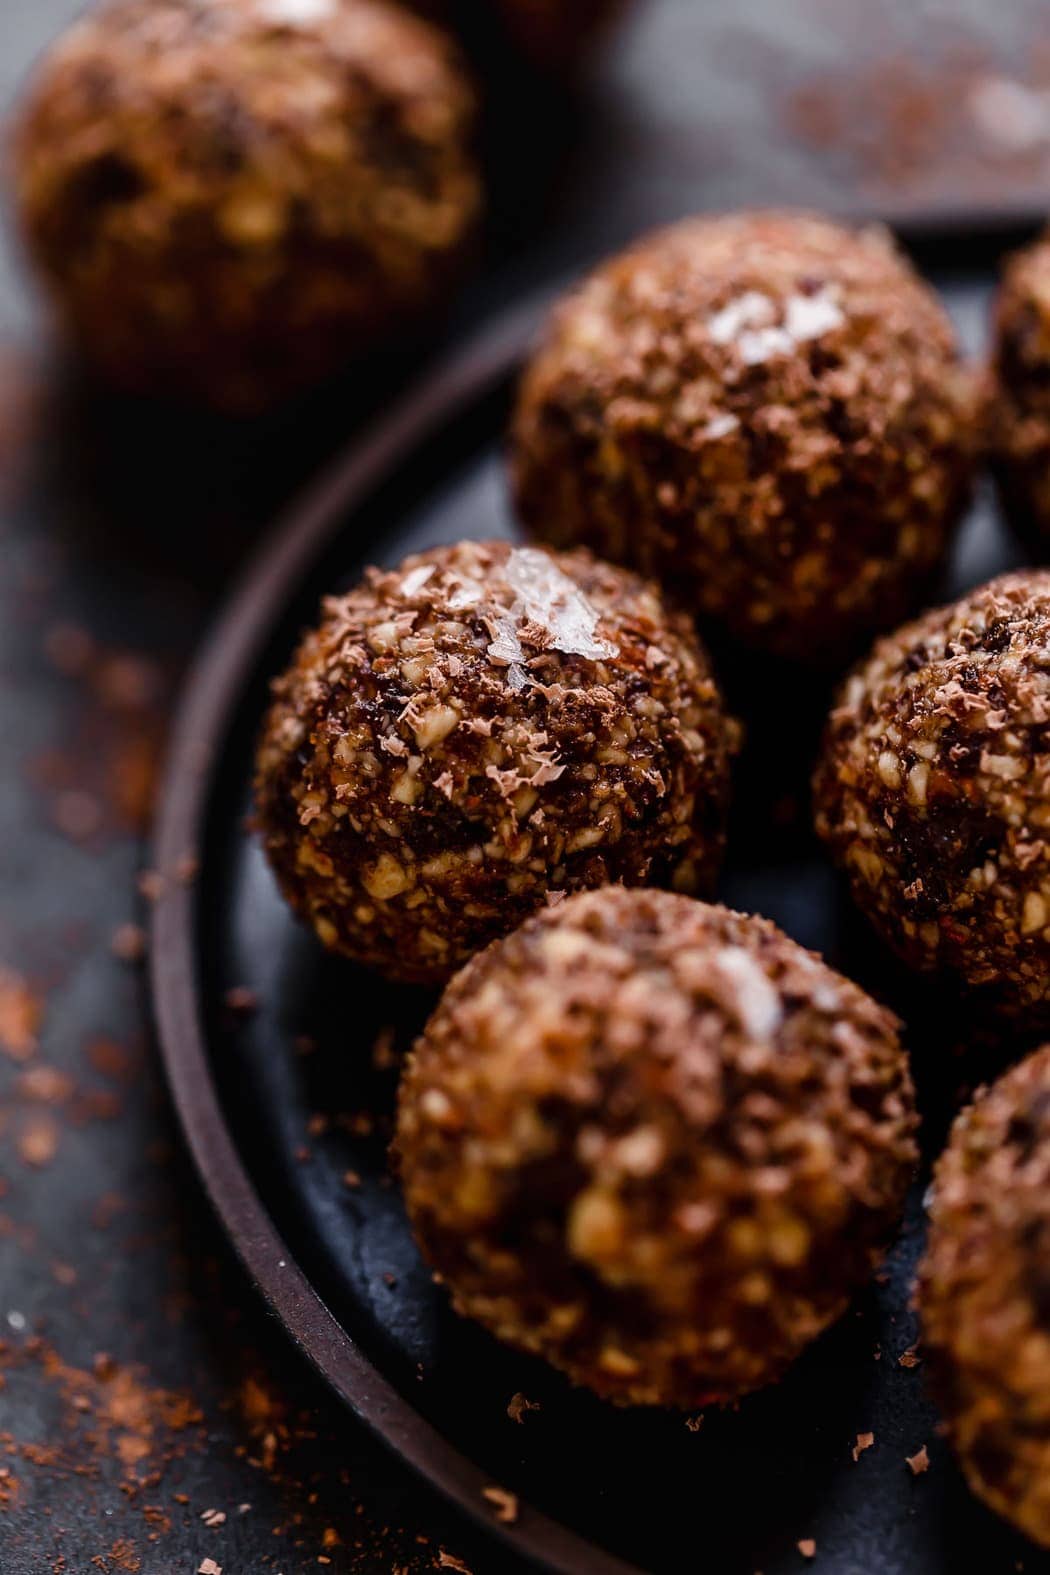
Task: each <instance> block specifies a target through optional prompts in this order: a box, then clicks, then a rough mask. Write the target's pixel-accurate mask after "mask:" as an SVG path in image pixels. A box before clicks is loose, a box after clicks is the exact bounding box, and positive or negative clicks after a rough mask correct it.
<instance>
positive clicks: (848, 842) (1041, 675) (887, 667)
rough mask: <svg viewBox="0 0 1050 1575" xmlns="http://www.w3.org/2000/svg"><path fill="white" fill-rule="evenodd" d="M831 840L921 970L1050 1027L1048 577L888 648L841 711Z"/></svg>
mask: <svg viewBox="0 0 1050 1575" xmlns="http://www.w3.org/2000/svg"><path fill="white" fill-rule="evenodd" d="M814 796H815V807H816V825H817V831H818V833H819V835H820V836H821V837H822V838H823V840H824V841H825V843H826V844H827V845H828V848H829V849H830V851H831V853H832V855H833V857H834V858H835V859H836V861H837V862H838V864H839V865H840V866H841V867H842V869H843V870H844V871H845V873H846V875H847V876H848V878H849V881H850V884H851V886H852V889H853V895H854V897H855V898H856V901H857V903H858V904H859V906H860V907H861V908H862V909H863V911H864V912H865V913H866V914H867V916H868V917H869V919H871V921H872V922H873V923H874V925H875V926H876V928H877V929H878V930H879V931H880V932H881V933H882V935H883V936H884V937H885V939H886V940H887V941H888V942H889V943H890V945H891V946H892V947H893V948H894V950H895V951H896V952H897V953H898V954H899V955H900V956H901V957H902V958H903V959H904V960H905V961H906V962H907V963H910V964H911V966H912V967H914V968H917V969H920V970H922V971H923V972H928V973H933V972H936V973H940V974H943V975H945V976H946V977H948V978H949V979H951V980H953V981H955V982H956V983H957V984H958V985H960V986H963V987H964V988H965V989H966V990H968V991H969V992H971V993H972V997H973V999H974V1001H975V1004H983V1005H984V1006H985V1007H986V1008H988V1009H989V1010H990V1011H991V1012H992V1013H993V1014H994V1015H995V1016H998V1017H1003V1018H1006V1019H1009V1020H1011V1021H1013V1022H1014V1023H1015V1024H1016V1025H1018V1026H1031V1027H1037V1026H1039V1025H1041V1024H1042V1023H1044V1022H1050V836H1048V833H1050V571H1040V570H1030V571H1028V572H1024V573H1018V574H1007V575H1004V576H1002V578H1000V579H997V580H993V581H992V582H991V583H990V584H988V585H985V586H983V587H981V588H980V589H979V590H976V591H973V592H971V593H970V594H969V595H967V596H964V597H963V598H962V599H961V600H960V601H958V602H955V603H954V604H953V605H952V606H950V607H942V608H938V609H937V610H936V611H933V612H929V613H927V614H925V616H924V617H922V618H919V619H917V620H916V621H915V622H914V623H910V624H908V625H906V626H905V627H904V628H903V629H901V630H899V631H898V632H897V633H896V634H893V635H890V636H888V637H887V638H886V639H884V640H880V641H879V642H878V643H877V644H876V646H875V648H874V650H873V652H872V654H871V655H870V656H869V657H868V659H867V660H866V661H865V662H862V663H861V664H860V666H859V667H858V668H857V669H856V670H855V672H854V673H853V674H852V676H851V677H850V678H849V679H848V680H847V682H846V684H845V686H844V688H843V690H842V693H841V695H840V697H839V701H838V704H837V705H836V707H835V709H834V710H833V711H832V713H831V717H830V719H829V722H828V727H827V732H826V735H825V740H824V746H823V752H822V756H821V760H820V763H819V765H818V768H817V772H816V777H815V784H814Z"/></svg>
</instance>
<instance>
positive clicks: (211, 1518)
mask: <svg viewBox="0 0 1050 1575" xmlns="http://www.w3.org/2000/svg"><path fill="white" fill-rule="evenodd" d="M201 1519H202V1520H203V1522H204V1524H205V1525H206V1526H208V1527H209V1528H214V1527H216V1526H225V1524H226V1511H225V1510H223V1509H206V1510H204V1511H203V1513H202V1514H201Z"/></svg>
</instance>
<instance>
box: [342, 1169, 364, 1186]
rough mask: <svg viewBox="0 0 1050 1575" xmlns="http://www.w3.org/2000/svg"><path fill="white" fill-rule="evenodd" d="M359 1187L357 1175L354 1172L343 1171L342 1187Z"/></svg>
mask: <svg viewBox="0 0 1050 1575" xmlns="http://www.w3.org/2000/svg"><path fill="white" fill-rule="evenodd" d="M360 1185H361V1177H360V1176H359V1175H358V1173H357V1171H356V1170H344V1171H343V1186H344V1187H350V1188H351V1189H353V1188H355V1187H359V1186H360Z"/></svg>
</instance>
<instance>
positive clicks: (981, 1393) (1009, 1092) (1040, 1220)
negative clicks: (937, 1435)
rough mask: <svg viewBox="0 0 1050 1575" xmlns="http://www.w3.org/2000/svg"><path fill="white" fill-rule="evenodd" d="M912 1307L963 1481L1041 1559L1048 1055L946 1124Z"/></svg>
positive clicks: (1047, 1382) (1049, 1428)
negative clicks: (947, 1135) (916, 1308)
mask: <svg viewBox="0 0 1050 1575" xmlns="http://www.w3.org/2000/svg"><path fill="white" fill-rule="evenodd" d="M919 1305H920V1311H921V1313H922V1320H923V1330H924V1346H925V1349H926V1351H927V1353H928V1356H929V1359H930V1366H931V1381H932V1383H933V1387H934V1391H935V1394H936V1397H937V1399H938V1401H939V1403H940V1406H941V1410H942V1412H943V1415H944V1418H945V1421H946V1422H947V1424H948V1430H949V1434H950V1437H951V1440H952V1443H953V1444H954V1446H955V1449H956V1451H957V1453H958V1456H959V1462H960V1464H961V1466H962V1468H963V1471H964V1472H965V1474H966V1479H967V1481H968V1482H969V1484H970V1486H971V1488H972V1489H973V1491H974V1492H975V1493H976V1494H977V1495H978V1497H979V1498H982V1499H983V1500H984V1502H985V1503H986V1504H989V1505H990V1506H991V1507H992V1509H994V1510H996V1511H997V1512H998V1513H999V1514H1000V1515H1003V1516H1005V1518H1006V1519H1007V1520H1009V1521H1012V1522H1013V1524H1014V1525H1015V1526H1017V1527H1018V1528H1019V1529H1020V1530H1021V1531H1023V1532H1024V1533H1025V1534H1026V1535H1027V1536H1029V1537H1031V1538H1032V1539H1033V1541H1035V1542H1038V1543H1041V1544H1042V1545H1043V1547H1048V1548H1050V1045H1044V1046H1043V1048H1042V1049H1041V1050H1037V1051H1036V1052H1035V1054H1034V1055H1030V1056H1029V1057H1028V1058H1027V1060H1025V1061H1022V1062H1021V1064H1020V1065H1019V1066H1016V1067H1014V1068H1013V1070H1012V1071H1010V1072H1008V1073H1007V1074H1006V1076H1005V1077H1002V1078H1000V1080H999V1081H998V1082H997V1083H995V1084H994V1085H993V1086H992V1087H991V1088H990V1089H987V1090H985V1091H983V1093H981V1094H980V1095H978V1098H977V1101H976V1103H975V1104H973V1105H971V1106H970V1108H969V1109H968V1110H965V1111H964V1112H963V1113H962V1115H960V1116H959V1117H958V1119H957V1120H956V1123H955V1127H954V1129H953V1131H952V1136H951V1141H950V1142H949V1144H948V1147H947V1149H946V1150H945V1152H944V1154H943V1155H942V1156H941V1159H940V1162H939V1164H938V1166H937V1170H936V1175H935V1184H934V1193H933V1203H932V1206H931V1210H930V1237H929V1244H928V1247H927V1251H926V1257H925V1259H924V1261H923V1264H922V1268H921V1271H920V1279H919Z"/></svg>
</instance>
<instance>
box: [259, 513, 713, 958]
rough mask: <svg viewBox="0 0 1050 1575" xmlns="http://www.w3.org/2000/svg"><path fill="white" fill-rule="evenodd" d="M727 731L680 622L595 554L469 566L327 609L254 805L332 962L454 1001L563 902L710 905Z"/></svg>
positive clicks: (491, 547)
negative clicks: (490, 961)
mask: <svg viewBox="0 0 1050 1575" xmlns="http://www.w3.org/2000/svg"><path fill="white" fill-rule="evenodd" d="M735 745H736V728H735V724H734V723H732V722H731V721H730V720H729V719H728V718H727V717H726V715H725V712H724V710H723V708H722V702H721V698H720V696H719V692H718V689H717V688H716V686H715V682H714V680H713V678H712V676H711V672H710V669H709V667H708V663H707V658H706V656H705V655H704V652H703V651H702V649H701V647H700V646H699V644H698V643H697V640H696V638H695V636H694V634H693V633H692V630H691V627H690V625H689V623H688V622H687V620H685V619H684V618H683V617H682V616H681V615H678V614H672V613H669V612H668V611H667V610H666V609H665V607H664V606H663V604H662V602H661V601H660V598H659V596H658V594H657V592H656V590H655V589H654V588H653V587H652V586H650V585H647V584H646V583H644V582H643V581H642V580H639V579H637V578H636V577H635V576H634V575H632V574H629V573H627V572H625V571H624V570H622V569H617V568H613V567H610V566H609V565H608V564H603V563H599V562H597V561H596V560H595V559H593V558H592V557H591V556H590V554H588V553H584V552H578V553H571V554H561V555H558V554H552V553H548V552H547V551H545V550H543V549H541V548H536V547H526V548H512V547H511V546H510V545H509V543H507V542H489V543H479V542H461V543H460V544H459V545H458V546H452V547H438V548H436V549H434V550H433V551H431V552H426V553H422V554H421V555H419V556H417V557H411V558H408V559H406V561H405V562H404V563H402V564H401V565H400V566H399V567H398V568H396V569H391V570H385V571H384V570H380V569H371V570H369V571H368V573H367V575H366V577H365V579H364V581H363V583H362V584H360V585H359V586H357V587H356V589H354V590H352V591H351V592H350V593H349V595H347V596H339V597H332V598H331V599H329V600H328V601H327V602H326V603H325V607H324V617H323V620H322V622H321V624H320V627H319V628H317V629H315V630H313V631H312V632H311V633H309V634H308V635H307V636H306V638H305V640H304V641H303V643H302V645H301V647H300V648H299V652H298V654H297V655H296V657H295V659H294V661H293V663H292V665H291V667H290V668H289V670H288V671H287V673H285V675H284V677H283V678H281V679H279V680H278V682H277V684H276V685H275V690H274V702H273V707H272V709H271V711H270V714H269V717H268V720H267V722H266V725H265V728H264V731H263V736H262V740H261V743H260V746H259V753H258V762H257V775H256V796H257V806H258V819H259V824H260V826H261V829H262V832H263V836H264V839H265V844H266V850H267V852H268V854H269V857H270V861H271V863H272V864H273V867H274V870H275V871H276V873H277V877H278V880H279V881H280V884H281V887H282V890H283V891H284V894H285V896H286V897H287V898H288V900H289V902H290V903H291V905H292V907H293V908H294V909H295V910H296V912H297V913H299V914H300V915H301V916H302V917H303V918H305V919H306V920H308V922H309V923H310V924H312V925H313V927H314V929H315V930H316V932H317V934H318V935H319V936H320V938H321V940H322V941H323V942H324V944H325V945H326V946H329V947H331V948H332V949H333V950H335V951H339V952H343V953H345V954H346V955H347V956H349V957H353V958H355V959H356V960H357V961H359V962H362V963H366V964H369V965H370V966H372V967H375V968H378V969H379V970H380V971H381V972H382V973H384V974H386V975H387V976H388V977H390V978H393V979H404V980H415V981H419V982H421V983H441V982H443V981H444V980H445V979H447V978H448V976H449V975H450V974H451V973H452V972H453V971H454V970H455V969H456V968H458V967H459V966H460V965H461V964H462V963H464V962H465V961H466V960H467V958H468V957H470V956H471V955H472V954H473V953H474V952H475V951H477V950H478V949H479V948H480V947H482V946H485V945H487V943H488V942H489V941H491V940H493V939H494V938H495V937H496V936H498V935H502V934H504V933H505V932H506V931H507V930H509V929H512V928H513V927H514V925H515V924H518V923H519V922H520V921H521V920H522V919H524V918H525V917H526V916H527V915H528V914H530V913H531V912H532V911H533V910H534V909H535V908H537V907H539V906H540V905H542V903H543V902H544V901H545V900H546V898H547V896H548V894H549V893H551V892H555V891H561V892H564V891H575V890H577V889H579V888H581V887H589V886H600V885H603V884H604V883H605V882H607V881H625V882H626V883H627V884H629V885H636V884H639V883H641V882H652V883H654V884H657V885H668V886H674V887H676V888H677V889H679V890H682V891H690V892H691V891H706V890H707V889H708V888H709V887H710V886H711V884H712V882H713V880H714V877H715V875H716V872H717V870H718V867H719V864H720V862H721V857H722V850H723V843H724V837H725V819H726V812H727V807H728V798H729V763H730V756H731V754H732V753H733V750H734V748H735Z"/></svg>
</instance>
